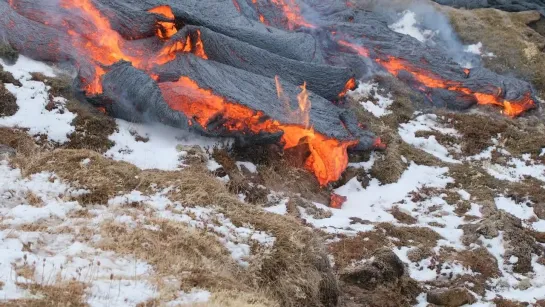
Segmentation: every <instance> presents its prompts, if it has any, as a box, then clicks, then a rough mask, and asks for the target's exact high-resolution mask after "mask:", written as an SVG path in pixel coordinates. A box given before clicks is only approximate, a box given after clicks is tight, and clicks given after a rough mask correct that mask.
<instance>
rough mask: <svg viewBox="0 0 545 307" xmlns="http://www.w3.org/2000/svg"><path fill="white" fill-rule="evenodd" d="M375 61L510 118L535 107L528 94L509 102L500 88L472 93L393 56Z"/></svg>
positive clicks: (362, 52)
mask: <svg viewBox="0 0 545 307" xmlns="http://www.w3.org/2000/svg"><path fill="white" fill-rule="evenodd" d="M338 43H339V45H341V46H344V47H348V48H349V49H351V50H352V51H354V52H355V53H357V54H359V55H360V56H362V57H367V58H368V57H369V56H370V54H369V50H367V49H366V48H365V47H362V46H359V45H356V44H352V43H349V42H347V41H344V40H339V41H338ZM375 61H376V62H377V63H378V64H380V65H381V66H382V67H384V68H385V69H386V70H387V71H389V72H390V73H391V74H392V75H394V76H396V77H397V76H398V75H399V73H400V72H401V71H406V72H408V73H410V74H411V75H412V76H413V78H414V79H415V80H416V81H418V82H419V83H420V84H422V85H423V86H424V87H426V88H442V89H446V90H449V91H454V92H459V93H462V94H465V95H469V96H472V97H474V98H475V100H476V101H477V103H478V104H481V105H486V104H491V105H496V106H500V107H502V108H503V113H504V114H506V115H508V116H511V117H515V116H518V115H520V114H521V113H523V112H524V111H527V110H529V109H531V108H533V107H534V105H535V102H534V101H533V100H532V97H531V94H530V93H527V94H526V95H525V96H524V97H523V98H521V99H519V100H516V101H509V100H505V99H502V98H501V97H500V94H501V89H500V88H498V89H497V92H498V94H496V95H493V94H486V93H479V92H474V91H472V90H471V89H469V88H467V87H464V86H462V84H461V83H460V82H456V81H448V80H443V79H442V78H441V77H439V76H436V75H434V74H432V73H430V72H429V71H426V70H424V69H422V68H418V67H415V66H413V65H411V64H410V63H409V62H407V61H405V60H402V59H398V58H396V57H393V56H388V57H387V60H382V59H375ZM464 73H465V74H466V75H469V70H464ZM424 90H425V89H424Z"/></svg>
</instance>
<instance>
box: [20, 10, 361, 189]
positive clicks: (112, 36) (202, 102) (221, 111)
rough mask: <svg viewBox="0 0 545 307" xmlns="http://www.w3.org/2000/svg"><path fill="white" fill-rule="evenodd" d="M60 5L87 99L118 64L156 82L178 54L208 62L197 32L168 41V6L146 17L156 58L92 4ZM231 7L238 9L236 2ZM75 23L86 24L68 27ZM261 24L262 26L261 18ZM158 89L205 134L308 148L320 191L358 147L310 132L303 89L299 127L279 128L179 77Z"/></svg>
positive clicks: (297, 19) (293, 13)
mask: <svg viewBox="0 0 545 307" xmlns="http://www.w3.org/2000/svg"><path fill="white" fill-rule="evenodd" d="M252 1H253V2H254V4H256V3H257V2H256V0H252ZM272 1H273V3H274V4H276V5H277V6H280V7H282V8H283V10H284V12H285V13H287V15H286V16H288V18H287V19H288V23H289V24H290V25H291V26H290V27H292V28H293V27H301V26H304V27H314V26H313V25H311V24H309V23H307V22H306V21H305V20H304V19H303V18H302V16H301V15H300V11H299V7H298V6H297V5H296V4H295V2H294V1H293V0H287V1H283V0H272ZM13 2H16V0H10V4H12V5H15V4H14V3H13ZM60 3H61V5H62V7H63V8H64V9H67V10H70V12H71V13H72V15H71V16H77V17H78V18H77V19H71V18H70V17H67V18H66V19H63V20H61V22H60V24H61V25H62V26H64V27H65V28H66V31H67V33H68V34H69V35H70V38H71V44H72V46H73V47H74V49H75V50H76V52H77V57H76V59H77V61H78V63H76V65H78V66H80V65H92V67H93V68H94V74H92V76H91V80H86V79H82V80H81V81H82V83H83V88H84V89H85V91H86V94H87V95H95V94H100V93H102V90H103V88H102V76H103V75H104V74H105V73H106V69H107V67H108V66H110V65H113V64H115V63H116V62H118V61H122V60H124V61H129V62H132V65H133V66H134V67H136V68H138V69H141V70H143V71H145V72H147V73H148V74H149V76H150V77H151V78H152V79H154V80H156V81H157V80H159V77H158V76H157V75H155V74H152V73H151V71H152V68H154V67H155V66H157V65H162V64H166V63H168V62H170V61H172V60H174V59H175V58H176V55H177V54H178V53H193V54H195V55H196V56H199V57H201V58H203V59H208V56H207V55H206V53H205V48H204V45H203V42H202V40H201V32H200V31H195V32H194V33H192V34H189V35H187V37H185V39H184V41H172V40H171V38H172V37H173V36H174V35H175V34H176V33H177V32H178V30H177V29H176V27H175V16H174V14H173V12H172V10H171V8H170V7H169V6H166V5H164V6H158V7H155V8H152V9H150V10H149V11H148V12H149V13H153V14H157V15H160V16H162V17H163V18H164V19H166V20H161V21H158V22H157V25H156V26H157V31H156V35H157V37H158V38H160V39H161V40H162V41H163V43H164V47H163V48H161V49H160V50H159V51H157V52H149V50H139V49H137V50H135V49H130V47H129V46H126V44H125V40H124V39H123V38H122V37H121V35H120V34H119V33H117V32H116V31H114V30H113V28H112V26H111V24H110V22H109V20H108V19H107V18H106V17H105V16H104V15H103V14H102V13H101V12H100V10H99V9H98V8H97V7H95V6H94V4H93V2H92V0H60ZM234 3H235V5H237V4H238V2H237V1H236V0H234ZM80 19H81V20H84V21H85V22H84V23H81V22H74V21H72V20H78V21H79V20H80ZM262 21H263V22H264V18H263V20H262ZM132 48H137V47H132ZM138 48H141V47H138ZM276 82H277V90H278V96H279V99H281V100H282V101H285V102H286V105H287V107H289V105H290V104H289V98H287V96H285V95H284V93H283V91H282V88H281V86H280V82H279V80H278V78H276ZM159 87H160V89H161V91H162V93H163V96H164V98H165V100H166V102H167V103H168V104H169V106H170V107H171V108H172V109H173V110H176V111H180V112H182V113H184V114H185V115H186V116H187V117H188V118H190V119H191V121H190V125H191V124H193V123H194V122H196V123H198V124H200V125H201V126H202V127H203V128H204V129H207V128H208V125H209V124H210V123H212V122H214V123H217V122H219V123H221V129H226V130H228V131H236V132H238V133H242V134H246V133H251V134H258V133H260V132H267V133H275V132H283V136H282V143H283V144H284V148H286V149H287V148H292V147H295V146H298V145H300V144H301V143H302V142H304V143H306V144H308V147H309V151H310V156H309V157H308V158H307V160H306V161H305V167H306V168H307V169H309V170H310V171H312V172H313V173H314V174H315V176H316V178H317V180H318V181H319V183H320V184H321V185H325V184H327V183H329V182H331V181H335V180H338V179H339V177H340V176H341V174H342V172H343V171H344V170H345V168H346V166H347V165H348V155H347V149H348V147H350V146H354V145H356V144H357V142H358V141H357V140H353V141H352V140H351V141H339V140H336V139H332V138H328V137H326V136H324V135H322V134H319V133H316V132H315V131H314V129H313V128H312V127H310V117H309V114H310V109H311V102H310V100H309V93H308V91H307V89H306V83H304V84H303V85H302V86H301V87H300V88H301V92H300V93H299V95H297V99H298V109H297V111H296V112H295V113H296V115H297V116H298V117H297V118H298V122H299V123H300V124H298V125H295V124H282V123H280V122H279V121H277V120H273V119H270V118H269V117H267V116H266V115H265V114H263V112H260V111H254V110H252V109H251V108H248V107H246V106H243V105H241V104H237V103H235V102H231V101H228V100H227V99H226V98H224V97H221V96H219V95H216V94H215V93H213V92H212V91H211V90H209V89H202V88H200V87H199V85H198V84H197V83H196V82H195V81H193V80H191V79H190V78H189V77H186V76H181V77H180V78H179V80H178V81H177V82H166V83H159ZM288 114H291V113H288ZM216 129H218V128H216Z"/></svg>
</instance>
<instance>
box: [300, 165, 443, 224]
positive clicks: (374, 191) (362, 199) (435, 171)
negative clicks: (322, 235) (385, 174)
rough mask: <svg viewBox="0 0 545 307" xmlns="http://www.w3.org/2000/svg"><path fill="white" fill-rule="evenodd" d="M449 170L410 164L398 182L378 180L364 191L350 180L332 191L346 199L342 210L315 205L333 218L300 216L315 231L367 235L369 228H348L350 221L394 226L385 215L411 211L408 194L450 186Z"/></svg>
mask: <svg viewBox="0 0 545 307" xmlns="http://www.w3.org/2000/svg"><path fill="white" fill-rule="evenodd" d="M447 172H448V168H446V167H445V168H437V167H429V166H423V165H417V164H415V163H413V162H411V164H410V165H409V167H408V169H407V170H406V171H405V172H404V173H403V174H402V175H401V178H400V179H399V181H398V182H396V183H392V184H385V185H381V184H380V182H379V181H378V180H377V179H372V180H371V182H370V183H369V186H368V187H367V188H365V189H364V188H363V187H362V186H361V184H360V183H359V182H358V181H357V179H356V178H353V179H352V180H350V181H349V182H348V183H347V184H345V185H344V186H342V187H340V188H338V189H336V190H335V193H337V194H338V195H341V196H346V197H347V201H346V202H345V203H344V205H343V207H342V209H333V208H328V207H326V206H323V205H320V204H316V205H317V206H318V207H319V208H322V209H324V210H329V211H331V212H332V216H331V217H329V218H325V219H314V218H313V217H312V216H306V215H305V216H303V217H304V218H305V219H306V220H307V222H309V223H311V224H312V225H314V226H315V227H318V228H323V229H324V230H326V231H329V232H333V233H337V232H343V231H341V229H343V228H350V229H352V230H350V231H348V230H347V231H345V232H349V233H350V232H353V231H368V230H371V229H372V228H373V226H372V225H361V224H354V225H350V221H351V220H350V218H351V217H358V218H361V219H363V220H369V221H371V222H394V221H395V218H394V217H393V216H392V215H391V214H390V213H389V212H388V210H391V209H392V207H394V206H395V205H396V204H400V203H401V202H402V201H404V202H405V203H404V204H402V205H400V207H401V208H405V209H407V210H409V211H411V209H412V206H414V205H415V204H414V203H412V202H411V201H410V196H409V193H410V192H413V191H417V190H418V189H420V188H423V187H436V188H441V187H445V186H446V185H447V183H449V182H452V178H450V177H448V176H446V173H447Z"/></svg>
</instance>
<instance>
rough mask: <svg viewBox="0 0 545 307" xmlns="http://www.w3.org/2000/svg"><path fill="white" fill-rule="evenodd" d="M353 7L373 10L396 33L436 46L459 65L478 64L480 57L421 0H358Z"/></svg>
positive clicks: (441, 17)
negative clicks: (468, 50) (469, 50)
mask: <svg viewBox="0 0 545 307" xmlns="http://www.w3.org/2000/svg"><path fill="white" fill-rule="evenodd" d="M354 7H355V8H357V9H363V10H367V11H372V12H375V13H377V14H379V15H381V16H382V17H383V18H384V19H385V20H387V21H388V24H389V25H390V28H391V29H392V30H394V31H396V32H399V33H403V34H406V35H410V36H412V37H414V38H415V39H418V40H419V41H421V42H423V43H425V44H428V45H430V46H433V47H435V48H438V49H440V50H441V51H442V52H443V54H445V55H447V56H448V57H449V58H451V59H452V60H453V61H455V62H457V63H458V64H460V65H461V66H463V67H475V66H480V65H481V63H480V58H479V57H478V56H477V55H476V54H475V53H471V52H467V47H466V46H464V44H463V43H462V42H461V41H460V39H459V38H458V36H457V35H456V31H455V30H454V29H453V27H452V25H451V24H450V21H449V19H448V17H447V16H445V15H444V14H443V13H441V12H439V11H438V10H437V9H436V8H435V7H434V6H433V5H431V4H430V3H429V1H424V0H413V1H407V0H362V1H357V2H356V3H354Z"/></svg>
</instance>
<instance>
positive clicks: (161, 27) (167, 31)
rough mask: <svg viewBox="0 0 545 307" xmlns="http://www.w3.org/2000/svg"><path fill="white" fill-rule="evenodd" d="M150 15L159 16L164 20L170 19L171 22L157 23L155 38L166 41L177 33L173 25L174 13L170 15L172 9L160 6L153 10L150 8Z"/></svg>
mask: <svg viewBox="0 0 545 307" xmlns="http://www.w3.org/2000/svg"><path fill="white" fill-rule="evenodd" d="M148 12H150V13H155V14H158V15H161V16H163V17H165V18H168V19H170V20H171V21H159V22H157V32H156V34H157V36H158V37H159V38H162V39H168V38H171V37H172V36H174V35H175V34H176V33H178V30H177V29H176V24H175V23H174V19H175V17H174V13H172V9H171V8H170V6H168V5H161V6H158V7H155V8H152V9H151V10H148Z"/></svg>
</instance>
